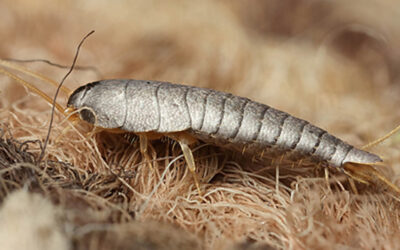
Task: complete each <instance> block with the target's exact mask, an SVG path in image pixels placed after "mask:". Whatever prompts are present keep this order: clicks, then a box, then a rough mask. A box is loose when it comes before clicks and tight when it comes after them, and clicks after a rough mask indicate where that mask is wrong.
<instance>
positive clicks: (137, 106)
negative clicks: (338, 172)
mask: <svg viewBox="0 0 400 250" xmlns="http://www.w3.org/2000/svg"><path fill="white" fill-rule="evenodd" d="M68 106H73V107H74V108H77V109H82V108H84V109H85V110H81V118H82V119H83V120H85V121H87V122H89V123H92V124H94V125H95V126H99V127H102V128H119V129H122V130H126V131H127V132H134V133H135V132H136V133H140V132H150V131H152V132H157V133H173V132H180V131H186V132H188V133H190V134H192V135H193V136H194V137H196V138H198V139H201V140H204V141H206V142H210V143H214V144H217V145H228V146H229V145H230V146H231V148H235V149H239V150H240V149H241V148H244V147H246V148H249V149H252V150H253V151H255V152H260V151H263V150H266V151H267V152H268V151H269V152H272V153H273V152H274V151H277V152H278V151H279V152H294V153H295V154H297V155H300V156H304V157H311V158H313V159H315V160H317V161H321V162H327V163H328V164H329V165H332V166H336V167H340V166H342V165H343V164H344V163H346V162H355V163H366V164H371V163H376V162H380V161H382V160H381V159H380V158H379V157H378V156H377V155H374V154H371V153H369V152H366V151H363V150H360V149H357V148H355V147H353V146H351V145H349V144H348V143H346V142H344V141H342V140H340V139H338V138H337V137H335V136H333V135H331V134H329V133H328V132H326V131H325V130H323V129H321V128H318V127H316V126H314V125H312V124H310V123H309V122H307V121H305V120H302V119H299V118H296V117H293V116H291V115H289V114H288V113H285V112H282V111H279V110H276V109H274V108H271V107H269V106H267V105H264V104H261V103H258V102H254V101H251V100H249V99H247V98H243V97H238V96H235V95H232V94H228V93H224V92H220V91H215V90H211V89H204V88H197V87H191V86H186V85H180V84H172V83H167V82H157V81H141V80H119V79H118V80H103V81H99V82H94V83H89V84H87V85H85V86H82V87H80V88H78V89H77V90H75V91H74V93H73V94H72V95H71V96H70V98H69V100H68ZM93 113H94V114H93ZM232 145H233V147H232Z"/></svg>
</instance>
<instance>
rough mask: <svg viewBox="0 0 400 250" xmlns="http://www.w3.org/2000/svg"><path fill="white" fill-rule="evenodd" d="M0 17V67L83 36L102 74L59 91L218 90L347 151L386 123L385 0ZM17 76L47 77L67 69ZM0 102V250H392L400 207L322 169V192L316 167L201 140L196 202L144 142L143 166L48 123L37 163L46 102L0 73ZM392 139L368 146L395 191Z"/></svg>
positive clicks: (66, 47)
mask: <svg viewBox="0 0 400 250" xmlns="http://www.w3.org/2000/svg"><path fill="white" fill-rule="evenodd" d="M381 13H382V14H381ZM383 13H384V14H383ZM0 16H2V22H0V37H2V38H3V39H2V41H3V42H2V44H1V45H0V58H19V59H31V58H45V59H49V60H52V61H54V62H60V63H63V64H69V63H70V62H71V61H72V57H73V54H74V50H75V47H76V45H77V43H78V42H79V40H80V39H81V38H82V37H83V35H84V34H86V33H87V32H89V31H90V30H92V29H95V30H96V33H95V35H94V36H92V37H90V38H89V40H88V41H87V42H86V43H85V45H84V48H83V50H82V53H81V54H80V57H79V64H80V65H90V66H95V67H96V68H97V70H98V71H99V72H100V73H101V76H99V75H98V74H97V73H96V72H93V71H74V72H73V74H72V76H71V77H70V78H69V79H68V80H67V83H66V86H67V87H69V88H71V89H75V88H76V87H77V86H80V85H82V84H84V83H86V82H89V81H94V80H98V79H100V78H136V79H154V80H164V81H171V82H178V83H187V84H191V85H196V86H201V87H210V88H214V89H218V90H226V91H230V92H232V93H234V94H238V95H241V96H247V97H250V98H252V99H255V100H257V101H260V102H263V103H266V104H269V105H271V106H274V107H276V108H279V109H282V110H285V111H288V112H289V113H291V114H293V115H295V116H298V117H301V118H304V119H306V120H309V121H311V122H312V123H314V124H317V125H318V126H321V127H323V128H325V129H327V130H328V131H330V132H332V133H333V134H335V135H338V136H339V137H341V138H343V139H344V140H346V141H348V142H350V143H352V144H354V145H356V146H362V145H363V144H366V143H367V142H369V141H371V140H373V139H375V138H378V137H380V136H382V135H384V134H385V133H386V132H388V131H389V130H390V129H392V128H393V127H395V126H396V125H398V123H399V120H398V117H399V115H400V112H399V109H398V107H399V105H400V98H399V96H400V95H399V93H400V89H399V86H400V85H399V79H400V78H399V72H400V71H399V66H400V61H399V58H400V56H399V55H400V49H399V48H400V32H399V29H398V22H397V19H398V16H400V6H399V5H398V4H397V3H396V2H395V1H394V0H386V1H378V0H371V1H367V2H366V1H352V3H351V4H350V5H349V4H348V3H347V1H335V2H326V1H317V0H316V1H290V0H285V1H252V2H251V3H247V2H246V3H244V2H235V3H234V4H232V3H230V1H219V2H217V1H196V2H195V1H119V2H113V4H109V3H108V2H107V1H94V0H93V1H85V2H79V1H68V2H65V1H47V0H46V1H26V0H20V1H11V0H4V1H1V2H0ZM25 66H27V67H29V68H30V69H32V70H33V71H36V72H40V73H41V74H43V75H46V76H47V77H50V78H53V79H56V80H57V81H58V80H59V79H61V77H62V76H63V75H64V74H65V71H66V70H62V69H58V68H54V67H49V66H48V65H45V64H41V63H30V64H26V65H25ZM19 75H20V76H21V77H23V78H24V79H26V80H28V81H30V82H33V83H34V84H35V85H36V86H38V87H39V88H41V89H43V90H44V91H45V92H46V93H48V94H49V95H51V96H52V95H53V94H54V91H55V88H53V87H48V86H47V85H44V84H43V82H41V81H38V80H35V79H32V78H31V77H28V76H24V75H22V74H19ZM0 91H1V92H0V95H1V98H0V128H1V132H2V134H1V135H2V136H1V138H0V176H1V177H0V195H1V196H0V200H1V203H2V207H1V209H0V220H1V221H2V223H1V226H0V246H2V247H1V249H14V248H16V247H18V248H19V249H24V248H25V249H26V248H27V246H29V247H30V249H54V248H57V249H196V248H198V249H265V248H271V249H274V248H284V249H287V248H292V249H309V248H314V249H321V248H327V249H359V248H365V249H371V248H375V249H396V248H399V242H400V221H399V218H400V214H399V213H400V207H399V204H400V203H399V200H398V198H396V197H393V195H391V194H388V193H386V192H379V191H377V190H376V189H374V188H372V187H366V186H362V185H358V188H359V189H360V194H354V193H353V192H352V191H351V189H350V188H349V186H348V182H347V180H346V178H345V177H344V176H343V175H340V174H338V173H336V171H334V170H331V171H330V178H329V180H328V181H327V180H326V179H325V178H324V171H323V170H321V169H318V168H316V166H310V167H307V168H306V167H304V168H296V169H293V168H291V167H290V166H285V165H283V166H280V168H279V172H277V169H276V168H275V167H273V166H269V165H266V166H256V165H255V164H253V163H252V162H251V161H249V160H246V159H237V158H236V157H231V156H230V154H227V153H226V152H224V151H222V150H221V149H218V148H215V147H211V146H202V145H200V146H199V148H198V149H196V151H195V157H196V163H197V165H198V174H199V176H200V177H201V178H202V188H203V190H204V192H205V194H204V196H203V197H200V196H199V195H198V194H197V191H196V189H195V187H194V183H193V182H192V179H191V176H190V174H189V172H188V171H187V169H186V167H185V162H184V160H183V159H182V156H181V152H180V150H179V148H178V147H176V146H175V145H174V144H173V143H170V142H164V141H155V142H154V143H153V146H154V148H155V151H154V152H155V153H154V155H153V159H154V162H153V165H154V171H151V170H150V169H149V167H148V165H146V164H145V163H143V159H142V156H141V155H140V153H139V150H138V145H137V143H132V144H130V143H127V142H126V143H125V142H124V139H123V138H122V135H110V134H107V133H102V134H98V135H96V136H94V137H91V138H88V139H87V138H85V128H84V127H77V129H72V130H70V131H69V132H68V133H67V134H65V135H64V136H62V137H61V138H60V139H59V140H57V139H56V138H57V137H58V136H59V135H60V134H61V131H62V130H63V129H64V128H65V127H66V126H67V125H68V122H67V121H66V120H65V118H64V117H62V115H61V114H57V115H56V119H55V124H54V130H53V133H52V136H51V140H50V143H49V147H48V150H47V154H46V161H45V162H42V163H40V164H39V163H37V162H36V159H37V157H38V156H39V154H40V147H41V143H40V141H43V140H44V138H45V135H46V133H47V126H48V122H49V114H50V108H49V105H48V104H46V103H45V102H44V101H43V100H42V99H41V98H38V97H37V96H35V95H33V94H31V93H29V92H26V91H24V89H23V88H22V87H21V86H19V85H18V84H17V83H16V82H15V81H13V80H10V79H9V78H7V77H1V78H0ZM65 101H66V96H61V98H60V99H59V102H60V103H61V104H63V105H64V104H65ZM121 141H122V142H123V143H121ZM399 143H400V140H399V136H398V135H395V136H393V137H391V138H390V139H389V140H388V141H386V142H384V143H383V144H382V145H380V146H378V147H376V148H373V149H372V150H373V151H374V152H375V153H378V154H380V155H381V156H382V157H383V158H384V159H385V162H386V163H387V165H388V167H387V168H382V169H381V171H382V172H383V173H384V174H385V175H387V176H391V180H392V181H393V182H394V183H397V185H399V184H400V177H399V173H400V151H399ZM278 173H279V175H278ZM16 190H20V191H16ZM27 191H28V192H27ZM4 246H6V247H4Z"/></svg>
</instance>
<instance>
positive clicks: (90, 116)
mask: <svg viewBox="0 0 400 250" xmlns="http://www.w3.org/2000/svg"><path fill="white" fill-rule="evenodd" d="M79 116H80V117H81V119H82V120H84V121H86V122H88V123H90V124H95V122H96V116H95V114H94V112H93V111H92V110H90V109H82V110H81V111H79Z"/></svg>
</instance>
